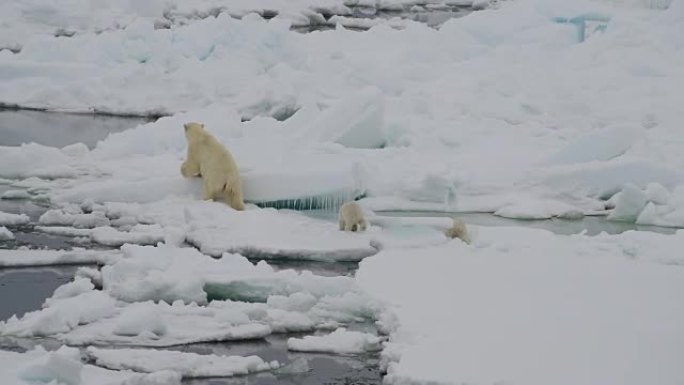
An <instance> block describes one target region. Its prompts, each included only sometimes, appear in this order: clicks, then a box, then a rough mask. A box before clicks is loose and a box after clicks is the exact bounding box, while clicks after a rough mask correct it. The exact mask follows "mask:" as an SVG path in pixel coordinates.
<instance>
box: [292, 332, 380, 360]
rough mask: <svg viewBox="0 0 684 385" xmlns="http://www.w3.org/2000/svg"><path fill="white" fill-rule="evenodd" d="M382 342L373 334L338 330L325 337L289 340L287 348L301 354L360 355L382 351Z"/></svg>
mask: <svg viewBox="0 0 684 385" xmlns="http://www.w3.org/2000/svg"><path fill="white" fill-rule="evenodd" d="M381 341H382V340H381V339H380V337H376V336H374V335H372V334H368V333H362V332H355V331H348V330H346V329H345V328H338V329H337V330H335V331H334V332H332V333H330V334H328V335H324V336H304V337H303V338H289V339H288V340H287V348H288V350H293V351H299V352H318V353H337V354H358V353H366V352H374V351H378V350H381V349H382V345H381Z"/></svg>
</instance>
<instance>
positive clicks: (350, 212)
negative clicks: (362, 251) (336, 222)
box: [340, 202, 368, 231]
mask: <svg viewBox="0 0 684 385" xmlns="http://www.w3.org/2000/svg"><path fill="white" fill-rule="evenodd" d="M366 227H368V222H367V221H366V218H365V217H364V215H363V209H361V206H359V204H358V203H356V202H347V203H345V204H343V205H342V207H340V230H341V231H366Z"/></svg>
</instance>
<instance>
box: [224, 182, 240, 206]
mask: <svg viewBox="0 0 684 385" xmlns="http://www.w3.org/2000/svg"><path fill="white" fill-rule="evenodd" d="M223 200H224V201H225V202H226V203H228V205H229V206H230V207H232V208H233V209H235V210H238V211H242V210H244V209H245V202H244V200H243V199H242V189H241V188H240V186H239V185H237V184H236V183H230V182H227V183H226V185H225V188H224V191H223Z"/></svg>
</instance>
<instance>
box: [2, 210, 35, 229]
mask: <svg viewBox="0 0 684 385" xmlns="http://www.w3.org/2000/svg"><path fill="white" fill-rule="evenodd" d="M30 221H31V218H29V216H28V215H26V214H11V213H5V212H2V211H0V226H18V225H25V224H27V223H29V222H30Z"/></svg>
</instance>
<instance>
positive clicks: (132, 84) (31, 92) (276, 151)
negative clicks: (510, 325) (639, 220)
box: [0, 0, 684, 225]
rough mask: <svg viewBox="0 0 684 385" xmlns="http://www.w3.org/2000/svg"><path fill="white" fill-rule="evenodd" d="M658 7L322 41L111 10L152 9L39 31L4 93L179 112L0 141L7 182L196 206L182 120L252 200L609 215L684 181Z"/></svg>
mask: <svg viewBox="0 0 684 385" xmlns="http://www.w3.org/2000/svg"><path fill="white" fill-rule="evenodd" d="M9 3H10V4H13V5H11V6H9V7H10V8H11V9H13V10H14V11H13V12H8V13H7V15H17V13H16V9H17V8H16V7H17V4H18V2H16V1H10V2H9ZM76 3H78V2H76ZM76 3H74V4H76ZM171 3H173V4H175V3H174V2H171ZM171 3H170V4H171ZM287 3H288V5H282V4H281V5H282V6H283V7H286V8H289V7H290V6H293V7H295V8H297V9H300V8H299V6H301V5H302V4H301V3H300V2H295V3H297V4H298V5H297V6H295V5H294V3H292V4H290V3H291V2H287ZM333 3H335V1H333ZM409 3H410V2H403V1H402V2H400V4H401V5H402V7H403V6H405V5H408V4H409ZM627 3H630V4H627ZM647 3H652V2H649V1H646V0H634V1H626V2H617V1H599V0H596V1H585V0H582V1H575V2H572V3H567V2H561V1H552V2H548V1H541V0H525V1H515V2H500V6H499V7H497V9H489V10H485V11H482V12H477V13H473V14H471V15H469V16H467V17H464V18H460V19H454V20H450V21H448V22H446V23H444V25H442V27H441V28H440V29H439V30H435V29H431V28H429V27H428V26H425V25H422V24H420V23H409V24H407V26H406V28H404V29H403V30H401V31H397V30H393V29H391V28H388V27H387V26H383V25H380V26H376V27H373V28H371V29H370V30H369V31H367V32H364V33H355V32H351V31H348V30H344V29H342V28H340V29H336V30H332V31H326V32H321V33H310V34H298V33H295V32H292V31H290V29H289V28H290V26H291V24H290V23H288V22H285V21H283V20H278V19H279V18H278V17H276V18H274V19H273V20H270V21H268V20H264V19H262V18H261V17H258V16H254V15H252V16H249V17H244V18H243V19H242V20H237V19H235V18H233V17H231V16H230V15H228V14H226V13H222V14H220V15H218V17H207V18H204V19H202V20H197V19H190V20H186V21H188V23H187V24H186V23H180V24H178V25H175V24H174V25H173V26H172V28H171V29H164V28H156V29H155V27H154V20H153V19H149V18H145V17H138V16H139V15H138V14H139V12H138V11H139V10H138V9H137V8H135V7H133V9H129V7H123V9H122V8H121V7H119V6H116V7H114V8H113V10H118V11H121V12H128V11H130V12H131V15H138V16H136V17H133V16H131V15H129V17H123V15H125V13H121V14H120V13H117V12H114V11H112V12H110V13H107V15H109V16H107V18H106V19H107V20H111V19H109V17H111V18H113V19H117V20H118V19H119V18H120V17H123V18H122V19H121V22H122V24H117V25H119V26H120V27H121V29H114V30H106V31H104V32H102V33H99V34H95V33H89V32H87V31H89V30H90V29H89V28H85V29H83V31H85V32H84V33H79V34H77V35H75V36H74V37H71V38H64V37H53V36H37V37H34V38H31V39H29V41H28V42H27V43H26V44H25V45H23V49H22V50H21V52H20V53H18V54H12V53H10V52H8V51H2V53H1V54H0V68H1V69H2V70H3V71H2V72H3V73H4V74H6V76H4V77H3V78H2V79H0V89H2V90H3V93H1V94H0V102H4V103H7V104H20V105H25V106H33V107H41V108H42V107H44V108H57V109H65V110H70V111H93V110H98V111H109V112H117V113H142V114H145V113H152V112H154V113H158V112H159V111H163V112H168V113H173V114H174V115H173V116H171V117H167V118H162V119H159V120H158V121H156V122H154V123H150V124H146V125H141V126H139V127H136V128H134V129H131V130H127V131H126V132H123V133H119V134H114V135H110V137H108V138H107V139H105V140H103V141H101V142H100V143H99V144H98V145H97V147H96V148H95V149H93V150H92V151H88V149H87V148H84V147H85V146H83V145H81V146H78V145H75V146H70V147H67V148H63V149H58V148H51V147H45V146H40V145H36V144H27V145H24V146H22V147H16V148H5V147H0V158H2V159H3V160H4V162H3V164H1V165H0V176H2V177H5V178H16V179H21V178H30V177H45V178H50V181H49V182H48V183H47V186H42V188H46V187H47V190H44V193H43V194H44V196H46V197H48V198H49V199H50V200H51V201H52V202H55V203H58V204H61V203H64V202H77V203H81V202H82V201H83V200H85V199H87V198H91V199H93V200H94V201H96V202H100V203H102V202H116V201H119V202H134V203H135V202H137V203H146V202H155V201H158V200H161V199H164V198H165V197H168V196H172V197H176V198H178V197H186V198H187V197H192V198H194V199H199V198H200V197H201V191H200V190H201V188H200V186H199V182H198V181H197V180H186V179H183V178H182V177H181V176H180V175H179V170H178V169H179V166H180V163H181V162H182V160H183V157H184V150H185V146H186V143H185V139H184V138H183V134H182V124H183V123H185V122H187V121H200V122H204V123H205V124H206V127H207V129H208V130H209V131H211V132H212V133H213V134H215V136H216V137H217V138H218V139H219V140H220V141H221V142H222V143H224V144H225V145H226V146H227V147H228V148H229V149H230V150H231V152H232V153H233V155H234V156H235V159H236V161H237V164H238V165H239V167H240V171H241V175H242V176H243V180H244V186H245V197H246V199H247V200H248V201H250V200H252V201H253V202H258V203H260V204H264V203H274V202H281V203H282V202H286V203H285V204H289V205H290V207H304V206H306V205H310V204H312V203H311V202H313V203H320V202H325V201H326V200H330V201H341V200H344V199H349V198H350V197H358V196H359V195H363V194H365V195H366V196H369V197H376V198H377V197H388V196H392V197H394V198H399V199H398V200H387V201H386V202H385V203H384V206H385V207H386V208H391V206H392V204H393V203H396V204H399V203H400V202H406V201H408V202H413V203H414V204H415V206H420V205H423V206H425V205H429V206H432V207H438V208H440V209H448V210H450V211H454V210H456V211H457V210H461V211H463V210H469V211H487V212H498V213H499V214H500V215H504V216H507V217H516V218H548V217H549V216H551V217H555V216H568V215H570V216H573V217H576V216H578V215H579V213H583V214H587V213H595V212H597V211H601V210H603V211H605V207H604V203H605V200H606V199H608V198H610V196H611V195H612V194H614V193H616V192H618V191H620V190H621V189H622V188H623V187H624V185H625V184H627V183H635V185H637V187H639V188H641V189H644V188H646V187H647V185H648V184H649V183H659V184H661V185H663V186H664V187H666V188H667V189H668V191H670V192H673V191H674V190H675V189H676V188H677V186H681V185H684V173H682V172H681V171H680V170H681V169H682V167H684V158H683V157H682V156H681V153H682V152H681V149H680V147H681V146H680V140H679V137H680V124H679V120H680V119H679V117H680V113H679V105H677V103H676V102H674V101H675V100H679V99H680V98H679V95H680V93H681V87H680V86H679V83H680V82H679V81H677V80H679V79H681V78H682V77H683V76H684V72H683V71H684V69H682V67H681V66H680V65H679V64H678V63H680V62H681V60H682V55H683V54H682V50H681V49H679V48H680V45H681V44H680V41H679V38H678V36H679V35H680V34H679V33H678V32H679V30H680V29H681V23H682V18H681V12H682V11H681V10H682V8H683V6H682V5H681V0H673V1H671V4H666V5H667V6H664V7H658V10H651V9H644V8H648V7H647V5H648V4H647ZM202 4H203V5H207V4H208V3H202ZM217 4H218V3H217ZM221 4H222V3H221ZM255 4H256V3H255ZM258 4H261V3H258ZM278 4H280V3H278ZM278 4H275V3H273V2H269V6H268V7H266V6H264V7H265V8H260V6H257V5H254V6H255V7H257V8H260V9H261V10H262V11H263V10H264V9H268V8H269V7H271V6H276V5H278ZM306 4H307V5H306V6H304V8H308V7H309V5H311V4H309V3H306ZM358 4H359V5H367V6H369V7H371V8H374V7H378V6H379V7H382V6H384V5H387V4H389V5H396V4H397V3H395V2H380V3H377V2H362V3H358ZM639 4H641V5H642V6H638V5H639ZM175 5H176V6H178V7H180V8H183V9H186V8H187V7H186V6H182V5H179V4H175ZM223 5H225V8H223V6H221V5H217V6H218V9H220V10H225V11H226V12H228V13H230V9H234V8H235V7H237V8H240V7H241V5H236V4H233V2H231V4H223ZM243 5H244V4H243ZM281 5H278V6H277V7H276V8H278V7H280V6H281ZM337 5H340V4H337ZM431 5H432V4H431ZM628 5H632V6H628ZM318 6H321V7H323V8H326V6H325V5H317V6H316V7H318ZM342 6H343V7H344V4H342ZM24 7H28V8H29V9H32V6H31V5H24V4H23V3H22V5H21V6H19V8H18V9H24ZM188 7H189V6H188ZM86 8H87V7H86ZM163 8H164V7H161V8H160V9H163ZM189 8H193V7H189ZM210 8H211V7H210ZM247 8H251V6H250V7H247ZM155 9H156V11H155V13H156V14H158V13H159V9H157V8H155ZM202 9H205V8H204V6H200V5H197V9H196V11H197V12H199V13H202V11H201V10H202ZM212 9H213V8H212ZM186 10H188V9H186ZM300 10H301V9H300ZM58 11H59V12H58ZM62 11H64V10H62V9H60V10H55V12H57V14H62V13H61V12H62ZM91 11H92V12H100V11H99V10H98V11H96V10H91ZM188 11H189V10H188ZM79 12H81V10H80V9H79ZM174 12H176V11H173V12H171V14H173V13H174ZM0 13H2V12H0ZM181 13H182V12H181ZM190 13H191V14H192V12H190ZM295 13H296V14H297V12H295ZM586 13H602V14H606V15H607V16H608V17H609V19H610V21H609V22H608V25H607V28H606V29H605V31H604V32H602V33H600V34H595V35H592V36H591V37H589V38H587V40H586V41H585V42H583V43H578V42H577V39H576V33H577V31H576V29H575V26H573V25H569V24H558V23H556V22H554V19H555V18H557V17H566V18H572V17H574V16H577V15H582V14H586ZM20 14H21V13H20ZM98 14H99V13H98ZM162 14H164V13H163V12H162ZM41 15H42V14H41ZM34 16H35V15H34ZM300 16H301V15H300ZM103 17H104V16H103ZM305 18H307V20H310V17H309V16H305ZM10 19H11V20H14V19H13V16H10ZM39 19H40V18H39ZM66 19H67V20H72V19H71V18H66ZM17 20H18V21H12V23H11V25H17V24H16V23H22V22H21V20H24V18H22V17H19V18H18V19H17ZM31 20H33V21H31ZM79 20H81V19H79ZM83 20H94V19H91V18H86V19H83ZM34 21H35V20H34V19H33V18H28V19H26V20H24V22H26V23H28V25H32V23H33V22H34ZM72 21H73V20H72ZM124 21H125V22H124ZM181 24H182V25H181ZM491 25H498V26H501V28H500V29H497V30H492V29H491ZM18 36H23V35H18ZM651 42H658V46H657V47H654V46H653V44H651ZM274 47H275V48H274ZM416 47H421V48H420V49H418V50H416ZM84 52H87V53H88V54H83V53H84ZM377 52H383V55H377V54H376V53H377ZM388 63H391V65H388ZM503 63H505V64H503ZM102 79H107V81H106V82H103V81H102ZM539 79H543V80H544V81H540V80H539ZM217 84H220V85H221V86H220V87H217ZM321 84H325V85H326V86H325V87H321V86H320V85H321ZM483 101H486V102H483ZM243 120H245V121H243ZM493 153H495V154H496V157H493V156H491V154H493ZM283 181H287V182H289V183H284V182H283ZM357 193H358V194H357ZM307 202H308V203H307ZM675 203H676V202H675ZM675 203H673V204H675ZM677 204H678V203H677ZM395 208H397V207H395ZM670 208H672V209H673V210H676V207H675V206H672V207H670V206H668V208H667V210H669V209H670ZM568 210H569V211H568ZM667 210H666V209H662V208H659V207H655V208H653V207H650V208H649V209H648V211H647V215H646V216H645V217H644V219H643V220H644V221H646V222H653V223H664V224H668V225H677V224H678V223H680V222H681V221H680V220H679V217H678V214H673V215H671V216H668V214H667V213H665V211H667ZM668 212H669V211H668Z"/></svg>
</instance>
